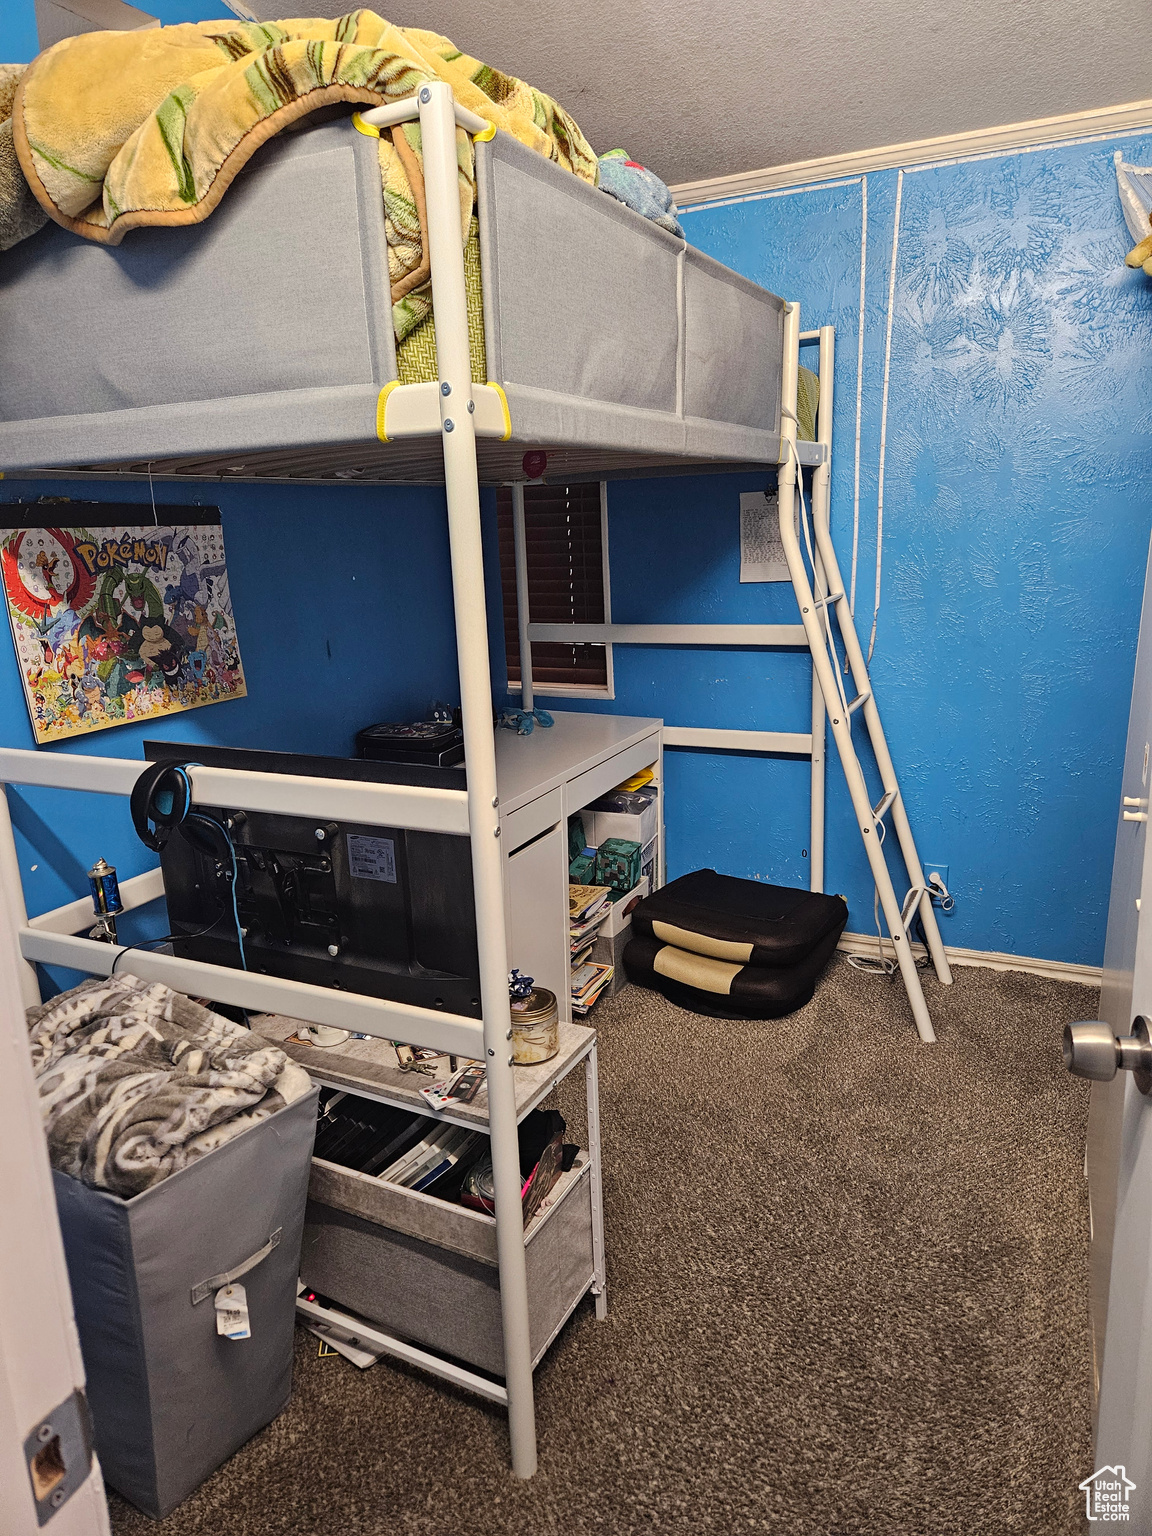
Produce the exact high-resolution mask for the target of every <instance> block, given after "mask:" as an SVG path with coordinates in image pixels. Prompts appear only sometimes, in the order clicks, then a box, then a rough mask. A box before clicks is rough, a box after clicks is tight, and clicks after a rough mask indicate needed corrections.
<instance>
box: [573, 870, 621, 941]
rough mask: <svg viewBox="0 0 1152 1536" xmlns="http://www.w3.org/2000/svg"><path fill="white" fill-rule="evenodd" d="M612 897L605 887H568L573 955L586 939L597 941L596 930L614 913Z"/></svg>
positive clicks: (611, 893)
mask: <svg viewBox="0 0 1152 1536" xmlns="http://www.w3.org/2000/svg"><path fill="white" fill-rule="evenodd" d="M612 896H613V892H612V891H611V890H610V889H609V887H608V886H604V885H570V886H569V887H568V936H569V940H570V942H571V946H572V952H573V954H575V953H576V952H577V950H579V949H580V948H581V945H582V942H583V941H584V940H585V939H595V937H596V930H597V929H598V928H599V927H600V924H601V923H602V922H603V921H604V919H605V918H606V917H607V916H608V915H609V913H610V912H611V911H612Z"/></svg>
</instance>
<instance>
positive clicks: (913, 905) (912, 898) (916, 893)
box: [900, 885, 925, 933]
mask: <svg viewBox="0 0 1152 1536" xmlns="http://www.w3.org/2000/svg"><path fill="white" fill-rule="evenodd" d="M924 891H925V887H924V886H922V885H914V886H913V887H912V889H911V890H910V891H909V892H908V894H907V896H905V898H904V906H903V908H902V909H901V912H900V921H901V922H902V923H903V924H904V932H905V933H907V932H908V926H909V924H910V923H911V921H912V919H913V918H914V917H915V916H916V913H917V912H918V910H919V908H920V898H921V896H923V894H924Z"/></svg>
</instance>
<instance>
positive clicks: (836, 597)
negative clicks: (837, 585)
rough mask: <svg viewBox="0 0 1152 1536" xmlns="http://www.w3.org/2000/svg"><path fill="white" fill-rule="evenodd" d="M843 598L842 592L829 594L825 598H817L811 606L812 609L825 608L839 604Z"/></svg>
mask: <svg viewBox="0 0 1152 1536" xmlns="http://www.w3.org/2000/svg"><path fill="white" fill-rule="evenodd" d="M843 597H844V594H843V592H829V593H828V595H827V596H826V597H818V598H817V599H816V601H815V602H814V603H813V604H812V606H813V608H827V607H828V606H829V605H830V604H831V603H839V602H841V601H842V600H843Z"/></svg>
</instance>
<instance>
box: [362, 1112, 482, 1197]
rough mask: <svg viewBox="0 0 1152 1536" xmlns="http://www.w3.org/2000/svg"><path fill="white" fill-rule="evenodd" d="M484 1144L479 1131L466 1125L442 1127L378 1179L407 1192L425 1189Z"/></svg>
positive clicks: (406, 1153) (418, 1143)
mask: <svg viewBox="0 0 1152 1536" xmlns="http://www.w3.org/2000/svg"><path fill="white" fill-rule="evenodd" d="M480 1140H481V1133H480V1132H479V1131H470V1130H467V1129H466V1128H465V1127H464V1126H462V1125H438V1126H437V1127H436V1129H435V1130H434V1131H432V1132H430V1134H429V1135H427V1136H425V1137H424V1139H423V1140H422V1141H420V1142H417V1144H416V1146H414V1147H412V1148H411V1149H410V1150H409V1151H408V1152H405V1153H404V1155H403V1156H402V1157H399V1158H397V1160H396V1161H395V1162H394V1163H392V1164H391V1166H390V1167H388V1168H385V1169H384V1171H383V1173H380V1174H378V1175H377V1177H378V1178H381V1179H384V1180H385V1181H386V1182H387V1183H389V1184H399V1185H401V1186H402V1187H403V1188H405V1189H424V1188H426V1187H427V1185H429V1184H431V1183H432V1182H433V1181H434V1180H436V1179H438V1178H439V1177H440V1175H441V1174H443V1173H447V1172H448V1170H449V1168H452V1167H454V1166H455V1164H456V1163H458V1162H459V1161H460V1159H461V1158H462V1157H467V1156H468V1155H469V1154H470V1153H471V1152H473V1151H474V1150H475V1148H476V1147H477V1146H478V1145H479V1143H480Z"/></svg>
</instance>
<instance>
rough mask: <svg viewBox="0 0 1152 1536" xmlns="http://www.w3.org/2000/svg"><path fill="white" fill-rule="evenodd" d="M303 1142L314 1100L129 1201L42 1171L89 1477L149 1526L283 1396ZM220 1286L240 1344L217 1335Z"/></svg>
mask: <svg viewBox="0 0 1152 1536" xmlns="http://www.w3.org/2000/svg"><path fill="white" fill-rule="evenodd" d="M315 1133H316V1091H315V1090H313V1091H311V1092H309V1093H306V1094H305V1095H304V1096H303V1097H302V1098H300V1099H297V1100H295V1101H294V1102H293V1103H291V1104H289V1105H287V1106H286V1107H285V1108H284V1109H281V1110H278V1111H277V1112H276V1114H274V1115H270V1116H269V1117H268V1119H267V1120H262V1121H260V1122H259V1123H258V1124H256V1125H254V1126H252V1128H251V1129H250V1130H247V1131H244V1132H243V1133H242V1134H241V1135H239V1136H237V1137H236V1138H235V1139H234V1140H232V1141H229V1142H226V1143H225V1144H224V1145H223V1146H221V1147H219V1148H217V1150H216V1151H214V1152H209V1153H208V1154H207V1155H206V1156H204V1157H202V1158H199V1159H198V1160H197V1161H196V1162H193V1163H190V1164H188V1166H187V1167H185V1168H182V1169H181V1170H180V1171H179V1172H178V1173H174V1174H172V1175H171V1176H170V1177H168V1178H166V1179H164V1180H162V1181H161V1182H160V1183H158V1184H155V1185H154V1186H153V1187H152V1188H151V1189H147V1190H145V1191H144V1192H143V1193H142V1194H139V1195H136V1196H135V1197H134V1198H133V1199H131V1200H122V1199H121V1198H120V1197H119V1196H118V1195H112V1194H109V1193H108V1192H107V1191H106V1190H102V1189H93V1188H91V1187H90V1186H89V1185H87V1184H82V1183H81V1182H80V1181H79V1180H78V1179H74V1178H71V1177H70V1176H69V1175H68V1174H64V1173H59V1172H56V1171H54V1172H53V1174H52V1178H53V1182H54V1184H55V1187H56V1208H57V1211H58V1212H59V1217H60V1230H61V1233H62V1235H63V1238H64V1253H65V1257H66V1259H67V1262H68V1276H69V1280H70V1281H71V1285H72V1298H73V1305H74V1308H75V1312H76V1326H77V1329H78V1331H79V1335H80V1347H81V1351H82V1353H83V1356H84V1369H85V1373H86V1375H87V1378H88V1387H87V1390H88V1401H89V1404H90V1406H91V1410H92V1423H93V1431H94V1437H95V1442H96V1451H97V1454H98V1455H99V1457H100V1464H101V1469H102V1471H103V1473H104V1478H105V1481H106V1482H107V1483H109V1484H110V1485H111V1486H112V1487H113V1488H115V1489H116V1490H117V1491H118V1492H119V1493H122V1494H123V1495H124V1497H125V1498H126V1499H130V1500H131V1501H132V1503H133V1504H136V1505H138V1506H139V1507H140V1508H141V1509H142V1510H144V1511H145V1512H146V1513H147V1514H149V1515H152V1516H153V1517H154V1518H156V1519H162V1518H163V1517H164V1516H165V1515H167V1514H169V1513H170V1512H171V1511H172V1510H173V1509H175V1507H176V1506H177V1504H179V1503H180V1502H181V1501H182V1500H183V1499H185V1498H187V1497H188V1495H189V1494H190V1493H192V1492H193V1491H194V1490H195V1489H196V1488H197V1487H198V1486H199V1485H200V1483H202V1482H203V1481H204V1479H205V1478H206V1477H207V1476H208V1474H209V1473H210V1472H212V1471H214V1470H215V1468H216V1467H218V1466H219V1465H220V1463H221V1462H222V1461H225V1460H226V1459H227V1458H228V1457H229V1456H231V1455H232V1453H233V1452H234V1451H237V1450H239V1448H240V1446H242V1445H243V1444H244V1442H245V1441H246V1440H249V1439H251V1437H252V1436H253V1435H254V1434H256V1433H257V1431H258V1430H260V1429H263V1427H264V1426H265V1424H267V1423H269V1421H270V1420H272V1419H274V1418H275V1417H276V1415H277V1414H278V1413H279V1412H280V1411H281V1410H282V1409H283V1408H284V1407H285V1405H286V1404H287V1402H288V1398H289V1396H290V1395H291V1390H292V1340H293V1330H294V1327H295V1314H296V1280H297V1272H298V1267H299V1254H300V1234H301V1231H302V1228H303V1223H304V1205H305V1200H306V1197H307V1190H308V1172H309V1167H310V1161H311V1155H312V1142H313V1138H314V1136H315ZM253 1261H254V1262H253ZM249 1264H250V1266H251V1267H246V1266H248V1265H249ZM228 1276H235V1277H236V1278H238V1279H239V1281H240V1283H241V1284H242V1285H243V1286H244V1289H245V1291H246V1293H247V1298H248V1311H249V1317H250V1322H251V1329H252V1336H251V1338H248V1339H237V1340H232V1339H227V1338H223V1337H221V1336H220V1335H219V1334H218V1333H217V1331H216V1313H215V1307H214V1304H213V1293H214V1291H215V1289H217V1288H218V1287H219V1286H221V1285H223V1284H226V1283H227V1280H226V1278H225V1277H228ZM197 1298H199V1299H197Z"/></svg>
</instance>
